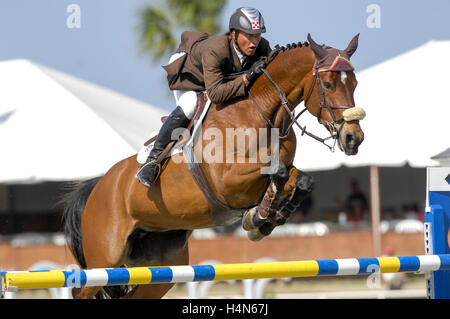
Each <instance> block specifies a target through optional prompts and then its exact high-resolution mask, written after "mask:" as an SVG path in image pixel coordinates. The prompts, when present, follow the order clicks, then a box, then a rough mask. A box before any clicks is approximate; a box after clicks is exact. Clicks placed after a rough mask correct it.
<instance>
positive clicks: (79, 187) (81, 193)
mask: <svg viewBox="0 0 450 319" xmlns="http://www.w3.org/2000/svg"><path fill="white" fill-rule="evenodd" d="M100 178H101V177H95V178H92V179H89V180H86V181H82V182H76V183H72V184H68V188H69V190H68V192H67V193H65V194H64V195H63V197H62V198H61V199H60V201H59V202H58V204H59V205H61V206H62V208H63V226H64V234H65V236H66V240H67V245H68V246H69V248H70V250H71V251H72V254H73V256H74V257H75V259H76V260H77V262H78V264H79V265H80V267H81V268H83V269H84V268H86V260H85V259H84V254H83V247H82V243H81V215H82V214H83V211H84V207H85V206H86V202H87V200H88V197H89V195H90V194H91V192H92V190H93V189H94V187H95V185H96V184H97V183H98V181H99V180H100Z"/></svg>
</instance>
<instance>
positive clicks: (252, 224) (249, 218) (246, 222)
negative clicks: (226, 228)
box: [242, 207, 267, 231]
mask: <svg viewBox="0 0 450 319" xmlns="http://www.w3.org/2000/svg"><path fill="white" fill-rule="evenodd" d="M266 220H267V218H263V217H262V216H261V215H260V214H259V213H258V207H253V208H251V209H249V210H247V211H246V212H245V213H244V216H243V217H242V228H244V229H245V230H247V231H249V230H251V229H255V228H258V227H259V226H262V225H263V224H264V223H265V222H266Z"/></svg>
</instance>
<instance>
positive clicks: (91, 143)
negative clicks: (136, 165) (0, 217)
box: [0, 60, 167, 183]
mask: <svg viewBox="0 0 450 319" xmlns="http://www.w3.org/2000/svg"><path fill="white" fill-rule="evenodd" d="M0 88H1V89H0V90H1V91H0V183H35V182H40V181H64V180H78V179H85V178H89V177H93V176H98V175H101V174H103V173H105V172H106V171H107V170H108V169H109V168H110V167H111V166H112V165H114V163H116V162H118V161H120V160H121V159H123V158H126V157H128V156H131V155H133V154H135V153H136V152H137V151H138V149H139V148H140V145H142V144H143V143H144V142H145V141H146V140H147V139H148V138H149V137H150V135H151V133H152V132H153V131H157V130H158V129H159V128H160V126H161V122H160V118H161V116H163V115H165V114H166V113H167V112H165V111H163V110H161V109H158V108H156V107H153V106H151V105H148V104H145V103H142V102H139V101H137V100H134V99H132V98H129V97H126V96H124V95H121V94H118V93H115V92H113V91H111V90H108V89H105V88H102V87H99V86H97V85H94V84H91V83H88V82H85V81H82V80H80V79H77V78H74V77H72V76H69V75H66V74H63V73H61V72H58V71H55V70H52V69H50V68H47V67H44V66H42V65H39V64H37V63H34V62H30V61H28V60H10V61H4V62H0Z"/></svg>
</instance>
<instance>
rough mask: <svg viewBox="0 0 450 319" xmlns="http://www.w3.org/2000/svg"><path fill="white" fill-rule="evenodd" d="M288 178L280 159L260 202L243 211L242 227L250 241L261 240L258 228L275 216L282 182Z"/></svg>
mask: <svg viewBox="0 0 450 319" xmlns="http://www.w3.org/2000/svg"><path fill="white" fill-rule="evenodd" d="M288 179H289V173H288V169H287V168H286V165H284V163H283V162H281V161H280V164H279V168H278V170H277V172H276V173H275V174H273V175H271V181H270V184H269V187H268V188H267V190H266V192H265V194H264V196H263V198H262V200H261V202H260V204H259V205H258V206H256V207H253V208H252V209H249V210H248V211H246V212H245V214H244V216H243V218H242V227H243V228H244V229H245V230H247V231H248V237H249V238H250V239H251V240H252V241H258V240H261V239H262V238H263V237H264V236H266V235H264V234H261V233H260V231H259V229H260V228H261V227H262V226H264V225H265V224H267V223H269V224H270V222H269V220H270V219H271V218H272V217H274V216H275V214H276V211H277V209H279V205H280V202H281V201H280V194H281V192H282V190H283V187H284V184H286V182H287V181H288Z"/></svg>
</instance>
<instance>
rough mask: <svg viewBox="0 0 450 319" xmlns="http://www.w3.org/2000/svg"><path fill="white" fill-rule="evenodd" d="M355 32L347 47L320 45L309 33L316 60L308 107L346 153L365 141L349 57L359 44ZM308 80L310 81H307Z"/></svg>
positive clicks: (354, 149) (307, 100) (362, 113)
mask: <svg viewBox="0 0 450 319" xmlns="http://www.w3.org/2000/svg"><path fill="white" fill-rule="evenodd" d="M358 36H359V34H358V35H356V36H355V37H354V38H353V39H352V40H351V41H350V44H349V45H348V47H347V48H346V49H345V50H338V49H335V48H331V47H327V46H321V45H318V44H317V43H316V42H314V40H313V39H312V38H311V36H310V35H309V34H308V41H309V43H310V47H311V49H312V51H313V52H314V55H315V58H316V62H315V64H314V67H313V72H312V75H311V77H312V78H311V81H310V82H309V87H308V84H306V87H305V90H304V92H307V93H306V97H305V99H304V101H305V107H306V108H307V109H308V111H309V112H311V113H312V114H313V115H316V116H317V119H318V121H319V123H321V124H323V125H324V126H325V127H326V128H327V129H328V130H329V131H330V133H331V134H332V135H333V137H335V138H336V139H337V144H338V146H339V148H340V149H341V150H342V151H343V152H345V154H347V155H355V154H357V153H358V147H359V145H360V144H361V143H362V141H363V140H364V132H363V131H362V129H361V127H360V125H359V121H360V120H362V119H363V118H364V116H365V112H364V110H363V109H362V108H359V107H355V101H354V99H353V92H354V90H355V88H356V85H357V81H356V77H355V74H354V72H353V70H354V68H353V66H352V65H351V64H350V57H351V56H352V54H353V53H354V52H355V51H356V48H357V47H358ZM306 83H308V82H306Z"/></svg>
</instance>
